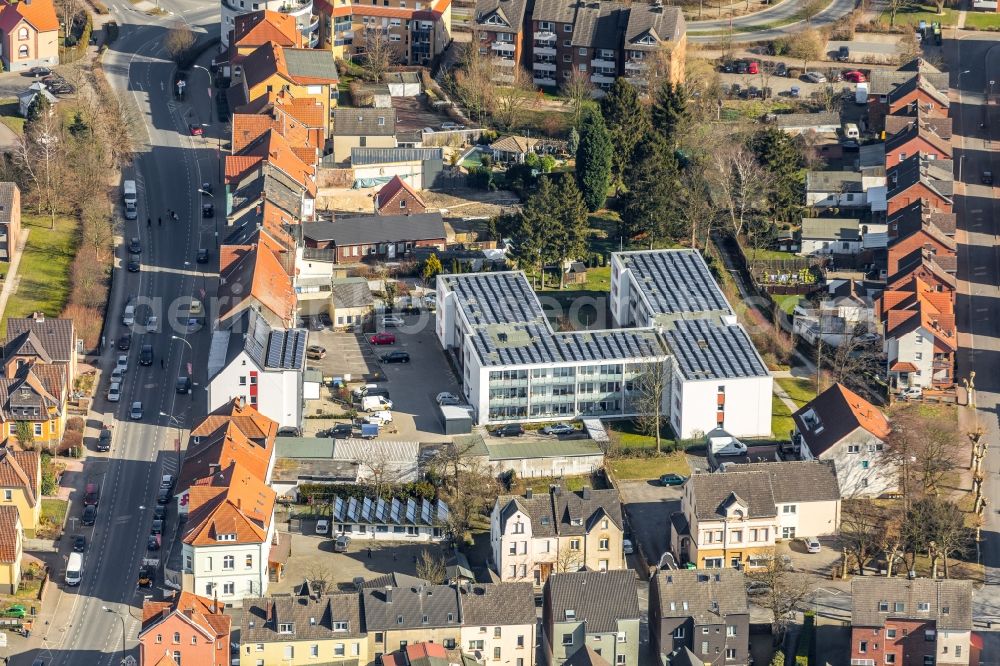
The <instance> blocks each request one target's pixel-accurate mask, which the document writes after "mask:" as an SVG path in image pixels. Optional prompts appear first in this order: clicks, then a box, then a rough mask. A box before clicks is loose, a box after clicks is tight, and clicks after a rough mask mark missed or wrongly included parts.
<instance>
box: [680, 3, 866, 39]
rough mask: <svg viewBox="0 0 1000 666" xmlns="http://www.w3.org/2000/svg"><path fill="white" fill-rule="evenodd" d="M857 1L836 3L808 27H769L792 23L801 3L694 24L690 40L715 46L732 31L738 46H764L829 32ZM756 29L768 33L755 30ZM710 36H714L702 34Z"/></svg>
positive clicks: (690, 26)
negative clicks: (792, 36) (806, 31)
mask: <svg viewBox="0 0 1000 666" xmlns="http://www.w3.org/2000/svg"><path fill="white" fill-rule="evenodd" d="M854 6H855V0H832V2H831V3H830V4H829V5H827V6H826V8H824V9H823V10H822V11H820V12H818V13H817V14H816V16H814V17H813V18H812V20H811V21H809V22H808V23H807V22H806V21H796V22H794V23H789V24H788V25H783V26H781V27H775V28H767V26H771V25H774V24H775V23H780V22H782V21H788V20H791V19H792V18H793V17H794V15H795V13H796V12H798V11H800V10H801V9H802V3H801V2H799V1H797V0H785V1H784V2H782V3H780V4H778V5H775V6H774V7H772V8H771V9H765V10H764V11H760V12H756V13H754V14H747V15H746V16H739V17H737V18H734V19H732V22H731V23H730V20H729V19H715V20H711V21H690V22H688V24H687V29H688V40H690V41H692V42H702V43H714V42H718V41H719V39H720V37H722V36H723V35H724V31H727V30H729V29H730V28H732V31H733V33H732V37H733V41H734V42H763V41H768V40H771V39H779V38H781V37H787V36H788V35H790V34H793V33H795V32H798V31H800V30H804V29H806V28H825V27H827V26H830V25H833V24H834V23H836V22H837V21H839V20H840V19H841V18H843V17H845V16H847V15H848V14H850V13H851V11H852V10H853V9H854ZM755 26H760V27H762V28H764V29H761V30H753V28H754V27H755ZM704 32H710V33H714V34H710V35H705V34H698V33H704Z"/></svg>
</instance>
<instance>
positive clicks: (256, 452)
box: [175, 421, 274, 494]
mask: <svg viewBox="0 0 1000 666" xmlns="http://www.w3.org/2000/svg"><path fill="white" fill-rule="evenodd" d="M273 455H274V438H273V437H272V438H266V437H265V438H262V439H257V440H252V439H250V438H249V437H247V436H246V434H245V433H244V432H243V431H242V430H240V428H239V426H238V425H237V424H236V423H235V422H234V421H228V422H226V423H225V424H224V425H223V426H222V427H220V428H218V429H216V430H215V432H213V433H211V434H209V435H207V436H201V437H192V438H191V440H190V441H189V442H188V447H187V451H186V452H185V453H184V464H183V465H182V466H181V471H180V473H179V474H178V475H177V476H178V478H177V486H176V490H175V494H177V493H180V492H183V491H184V490H186V489H188V488H190V487H191V485H192V484H194V483H195V482H197V481H198V480H199V479H203V478H205V477H208V476H211V475H212V474H213V473H214V472H216V471H218V470H222V469H227V468H228V467H230V466H231V465H232V464H233V463H239V464H240V465H241V466H242V467H244V468H245V469H246V470H247V471H249V472H250V473H251V474H253V475H254V476H256V477H257V478H259V479H264V478H266V476H267V468H268V466H269V465H270V462H271V457H272V456H273Z"/></svg>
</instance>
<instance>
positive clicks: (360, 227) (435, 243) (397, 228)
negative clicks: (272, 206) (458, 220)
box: [301, 212, 448, 264]
mask: <svg viewBox="0 0 1000 666" xmlns="http://www.w3.org/2000/svg"><path fill="white" fill-rule="evenodd" d="M301 233H302V239H303V244H304V245H305V247H306V248H317V249H320V250H329V251H330V252H331V253H332V254H333V257H334V261H335V262H336V263H338V264H357V263H361V262H363V261H365V260H366V259H377V260H389V261H393V260H399V259H400V258H403V257H406V256H408V255H410V254H412V253H413V251H414V250H415V249H417V248H430V249H433V250H437V251H442V250H444V249H445V246H446V244H447V240H448V233H447V230H446V229H445V226H444V218H443V217H442V216H441V213H439V212H434V213H418V214H415V215H369V216H359V217H342V218H340V217H334V219H333V220H331V221H329V222H311V223H309V224H303V225H302V228H301Z"/></svg>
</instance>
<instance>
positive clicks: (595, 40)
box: [572, 2, 639, 50]
mask: <svg viewBox="0 0 1000 666" xmlns="http://www.w3.org/2000/svg"><path fill="white" fill-rule="evenodd" d="M637 6H639V3H636V4H635V5H633V7H637ZM629 14H630V12H629V9H628V8H627V7H623V6H620V5H616V4H614V3H610V2H607V3H605V2H602V3H599V4H594V3H591V4H588V5H586V6H582V7H580V9H579V11H578V12H577V15H576V23H575V24H574V26H573V40H572V43H573V46H584V47H589V48H593V49H608V50H617V49H618V48H619V46H620V44H621V43H622V35H624V33H625V28H626V26H627V24H628V21H629Z"/></svg>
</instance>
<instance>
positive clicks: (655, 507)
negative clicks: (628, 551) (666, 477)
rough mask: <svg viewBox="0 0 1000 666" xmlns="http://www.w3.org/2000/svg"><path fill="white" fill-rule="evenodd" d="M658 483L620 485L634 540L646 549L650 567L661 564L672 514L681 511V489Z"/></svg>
mask: <svg viewBox="0 0 1000 666" xmlns="http://www.w3.org/2000/svg"><path fill="white" fill-rule="evenodd" d="M656 484H657V482H655V481H621V482H619V483H618V491H619V493H620V494H621V498H622V504H623V506H624V509H625V515H626V516H627V519H628V524H629V527H630V528H631V531H632V541H633V543H635V544H636V545H637V546H638V547H639V548H641V549H642V552H643V554H644V555H645V556H646V561H647V562H648V563H649V564H650V565H655V564H656V563H657V562H659V559H660V555H662V554H663V553H664V551H666V550H667V541H668V538H669V534H670V514H672V513H673V512H675V511H680V510H681V488H680V487H679V486H667V487H664V486H660V485H656Z"/></svg>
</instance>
